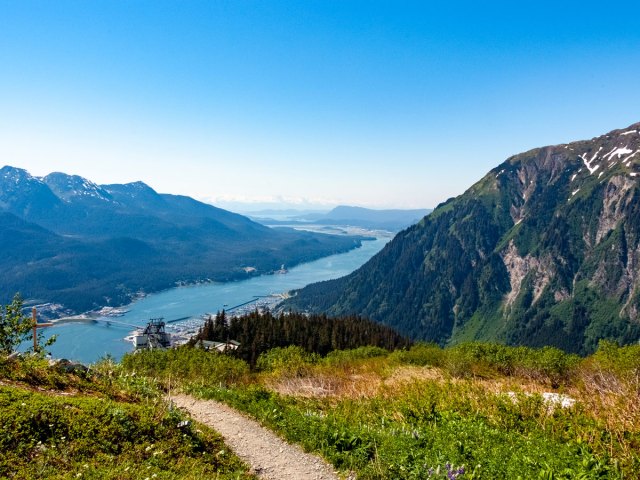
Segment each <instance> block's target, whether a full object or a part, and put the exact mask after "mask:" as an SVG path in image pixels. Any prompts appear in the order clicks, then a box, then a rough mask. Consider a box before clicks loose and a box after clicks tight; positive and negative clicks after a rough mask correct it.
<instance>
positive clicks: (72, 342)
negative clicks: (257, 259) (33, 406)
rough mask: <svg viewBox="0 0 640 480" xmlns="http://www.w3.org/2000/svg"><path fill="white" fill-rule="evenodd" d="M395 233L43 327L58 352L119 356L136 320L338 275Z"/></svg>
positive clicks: (200, 309)
mask: <svg viewBox="0 0 640 480" xmlns="http://www.w3.org/2000/svg"><path fill="white" fill-rule="evenodd" d="M390 239H391V237H379V238H378V239H377V240H375V241H368V242H363V244H362V247H361V248H357V249H355V250H352V251H350V252H347V253H342V254H339V255H332V256H330V257H325V258H322V259H320V260H316V261H314V262H310V263H305V264H303V265H299V266H297V267H294V268H292V269H291V270H289V273H287V274H286V275H264V276H261V277H254V278H251V279H248V280H243V281H240V282H232V283H224V284H208V285H196V286H191V287H178V288H173V289H171V290H167V291H164V292H161V293H157V294H153V295H149V296H147V297H145V298H142V299H140V300H137V301H136V302H135V303H133V304H131V305H129V306H128V307H127V309H129V312H127V313H126V314H125V315H124V316H122V317H117V318H114V319H112V320H114V321H113V322H112V323H111V325H110V326H108V325H107V324H106V323H103V322H97V323H96V322H74V323H64V324H60V325H56V326H55V327H52V328H47V329H44V330H45V332H46V335H52V334H56V335H57V336H58V339H57V341H56V343H55V344H53V345H52V346H51V347H50V348H49V349H48V350H49V351H50V352H51V354H52V355H53V357H54V358H68V359H71V360H77V361H80V362H83V363H91V362H95V361H97V360H99V359H100V358H101V357H104V356H105V355H107V354H110V355H112V356H113V357H114V358H116V359H119V358H120V357H121V356H122V355H123V354H125V353H126V352H130V351H131V350H132V344H131V343H130V342H127V341H125V340H124V337H125V336H127V335H128V334H129V333H130V332H131V331H132V330H133V329H134V326H141V325H146V323H147V322H148V320H149V319H150V318H156V317H164V318H165V320H172V319H177V318H182V317H191V316H194V317H195V316H199V315H202V314H205V313H215V312H217V311H219V310H222V309H223V308H228V307H225V305H228V306H235V305H239V304H241V303H244V302H247V301H249V300H252V299H253V298H254V296H258V295H270V294H272V293H282V292H286V291H288V290H292V289H296V288H302V287H304V286H305V285H308V284H310V283H314V282H319V281H322V280H330V279H333V278H339V277H342V276H344V275H347V274H349V273H351V272H353V271H354V270H356V269H357V268H358V267H360V266H361V265H362V264H364V263H365V262H366V261H367V260H369V259H370V258H371V257H372V256H373V255H375V254H376V253H378V252H379V251H380V250H381V249H382V247H383V246H384V245H385V244H386V243H387V242H388V241H389V240H390ZM116 322H118V323H116ZM119 323H125V324H128V325H121V324H119Z"/></svg>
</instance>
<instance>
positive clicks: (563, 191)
mask: <svg viewBox="0 0 640 480" xmlns="http://www.w3.org/2000/svg"><path fill="white" fill-rule="evenodd" d="M639 180H640V123H637V124H634V125H631V126H630V127H628V128H625V129H621V130H614V131H612V132H610V133H608V134H606V135H602V136H599V137H596V138H593V139H591V140H586V141H578V142H572V143H568V144H562V145H555V146H549V147H543V148H538V149H534V150H531V151H528V152H525V153H522V154H518V155H514V156H512V157H510V158H509V159H507V160H506V161H505V162H503V163H502V164H501V165H499V166H498V167H496V168H494V169H492V170H491V171H490V172H489V173H488V174H487V175H485V176H484V177H483V178H482V179H481V180H480V181H479V182H477V183H476V184H475V185H473V186H472V187H471V188H470V189H469V190H467V191H466V192H465V193H464V194H463V195H461V196H459V197H457V198H454V199H450V200H449V201H447V202H445V203H444V204H441V205H440V206H438V208H437V209H436V210H435V211H434V212H433V213H432V214H431V215H429V216H427V217H425V218H424V219H422V220H421V221H420V222H419V223H418V224H417V225H414V226H412V227H410V228H408V229H407V230H404V231H402V232H400V233H399V234H398V235H397V236H396V238H395V239H394V240H393V241H392V242H390V243H389V245H387V247H386V248H385V249H383V251H382V252H380V253H379V254H378V255H377V256H376V257H374V258H373V259H371V260H370V261H369V262H368V263H367V264H365V265H364V266H363V267H362V268H361V269H360V270H358V271H356V272H354V273H353V274H352V275H350V276H348V277H345V278H343V279H338V280H336V281H333V282H326V283H325V284H317V285H312V286H309V287H307V288H306V289H303V290H301V291H300V292H298V295H297V297H296V298H294V299H292V300H291V301H290V303H289V304H288V305H289V306H291V307H295V308H299V309H308V310H311V311H326V312H328V313H331V314H345V313H358V314H361V315H366V316H369V317H371V318H372V319H374V320H378V321H380V322H383V323H386V324H388V325H390V326H392V327H394V328H396V329H398V330H399V331H401V332H402V333H405V334H408V335H411V336H412V337H414V338H420V339H425V340H430V341H436V342H438V343H441V344H444V343H448V342H453V343H455V342H457V341H461V340H471V339H481V340H500V341H505V342H508V343H512V344H527V345H534V346H539V345H555V346H559V347H561V348H564V349H566V350H570V351H577V352H590V351H593V350H594V348H595V347H596V345H597V342H598V340H599V339H601V338H609V339H613V340H616V341H620V342H624V343H628V342H631V341H636V340H638V339H639V338H640V321H639V320H640V319H639V311H640V272H639V269H640V188H639V183H638V182H639Z"/></svg>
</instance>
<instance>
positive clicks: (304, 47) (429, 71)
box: [0, 0, 640, 210]
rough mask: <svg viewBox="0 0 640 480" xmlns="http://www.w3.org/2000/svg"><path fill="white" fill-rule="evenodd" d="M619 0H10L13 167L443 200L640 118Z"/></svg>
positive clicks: (286, 194) (165, 187)
mask: <svg viewBox="0 0 640 480" xmlns="http://www.w3.org/2000/svg"><path fill="white" fill-rule="evenodd" d="M618 12H623V13H624V16H623V17H621V19H620V20H619V21H615V22H614V21H608V20H612V19H613V18H612V19H609V18H608V16H607V15H608V13H607V12H603V11H602V10H601V9H596V8H590V7H589V6H588V5H585V4H584V3H580V4H578V3H575V4H573V3H564V4H562V5H558V4H555V3H554V4H552V3H551V2H537V3H536V4H535V6H532V7H527V6H521V5H516V4H510V3H505V4H501V3H491V4H477V3H474V2H468V3H465V2H463V3H456V4H451V5H446V6H433V5H431V4H425V3H424V2H400V3H395V2H394V3H391V2H378V1H367V2H363V1H346V2H345V1H330V0H324V1H322V2H319V1H310V2H293V1H273V2H263V3H257V2H243V1H234V2H227V1H213V2H209V1H207V2H204V1H191V2H178V1H153V2H151V1H146V0H142V1H137V2H117V1H95V2H82V3H80V2H76V1H70V0H61V1H59V2H47V1H43V0H40V1H32V0H24V1H7V0H0V31H2V34H1V35H0V61H1V62H2V65H3V74H2V76H0V109H1V111H2V115H0V164H8V165H12V166H16V167H20V168H25V169H27V170H29V171H30V172H31V173H32V174H33V175H36V176H42V175H46V174H48V173H50V172H52V171H62V172H65V173H69V174H77V175H81V176H83V177H86V178H88V179H90V180H92V181H94V182H96V183H99V184H107V183H127V182H131V181H137V180H142V181H144V182H145V183H147V184H149V185H150V186H151V187H153V188H154V189H155V190H157V191H158V192H162V193H173V194H183V195H189V196H192V197H194V198H197V199H199V200H203V201H207V202H209V203H213V204H214V205H218V206H225V205H227V206H228V205H239V206H244V207H241V208H244V209H245V210H246V209H262V208H270V207H262V206H260V205H270V204H271V205H273V204H279V205H281V207H282V208H291V207H292V206H295V208H299V209H316V208H331V207H332V206H335V205H356V206H363V207H368V208H434V207H435V206H436V205H437V204H438V203H440V202H442V201H444V200H446V199H447V198H449V197H452V196H455V195H458V194H460V193H462V192H463V191H464V190H466V189H467V188H468V187H469V186H470V185H472V184H473V183H474V182H475V181H477V180H478V179H480V178H481V177H482V176H483V175H484V174H485V173H486V172H487V171H489V170H490V169H491V168H493V167H494V166H496V165H498V164H499V163H501V162H502V161H504V160H505V159H506V158H508V157H509V156H510V155H513V154H516V153H519V152H522V151H526V150H529V149H531V148H535V147H539V146H544V145H550V144H558V143H566V142H570V141H574V140H581V139H588V138H592V137H594V136H597V135H600V134H603V133H605V132H607V131H610V130H612V129H616V128H624V127H626V126H627V125H629V124H631V123H634V122H637V121H640V89H638V88H637V79H638V78H639V77H640V75H639V74H640V29H635V28H632V21H631V20H629V23H630V26H627V25H626V23H625V19H632V18H634V17H635V16H637V14H638V13H640V6H639V5H638V4H636V3H629V4H628V5H627V4H624V3H623V4H619V5H617V6H616V10H615V12H613V13H612V14H611V15H617V13H618ZM616 18H617V17H616ZM236 209H237V207H236Z"/></svg>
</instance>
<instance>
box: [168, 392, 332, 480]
mask: <svg viewBox="0 0 640 480" xmlns="http://www.w3.org/2000/svg"><path fill="white" fill-rule="evenodd" d="M170 400H171V401H172V402H173V404H174V405H176V406H177V407H179V408H183V409H185V410H186V411H188V412H189V414H190V415H191V416H192V417H193V418H195V419H196V420H198V421H199V422H201V423H204V424H205V425H208V426H210V427H211V428H213V429H215V430H216V431H217V432H219V433H220V434H221V435H222V436H223V437H224V441H225V443H226V444H227V445H228V446H229V447H231V449H233V451H234V452H235V453H236V455H238V457H240V458H241V459H242V460H244V461H245V462H246V463H248V464H249V465H250V466H251V467H252V471H253V472H254V473H255V474H256V475H258V477H260V478H264V479H273V480H338V478H339V477H338V476H337V475H336V473H335V472H334V471H333V468H331V466H329V465H328V464H327V463H326V462H325V461H324V460H322V459H321V458H319V457H316V456H314V455H311V454H308V453H305V452H303V451H302V449H301V448H300V447H298V446H295V445H290V444H288V443H286V442H285V441H284V440H282V439H281V438H280V437H278V436H277V435H275V434H274V433H272V432H270V431H269V430H266V429H265V428H263V427H262V426H260V424H258V422H256V421H255V420H250V419H248V418H247V417H245V416H243V415H241V414H240V413H238V412H236V411H235V410H233V409H232V408H230V407H228V406H226V405H224V404H222V403H219V402H216V401H213V400H199V399H196V398H193V397H191V396H188V395H172V396H171V397H170Z"/></svg>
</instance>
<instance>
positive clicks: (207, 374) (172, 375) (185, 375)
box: [121, 346, 249, 387]
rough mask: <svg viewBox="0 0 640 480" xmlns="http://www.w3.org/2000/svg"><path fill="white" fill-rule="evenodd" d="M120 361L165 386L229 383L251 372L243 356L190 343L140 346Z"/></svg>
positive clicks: (239, 381) (129, 369)
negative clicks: (150, 347)
mask: <svg viewBox="0 0 640 480" xmlns="http://www.w3.org/2000/svg"><path fill="white" fill-rule="evenodd" d="M121 363H122V366H123V368H124V369H125V370H126V371H128V372H130V374H134V375H141V376H146V377H150V378H154V379H157V380H158V381H160V382H162V383H163V384H164V385H165V386H166V387H170V386H179V385H184V384H190V383H199V384H202V385H226V386H230V385H235V384H237V383H241V382H243V381H246V379H247V377H248V374H249V366H248V365H247V363H246V362H244V361H242V360H239V359H236V358H233V357H231V356H229V355H226V354H223V353H219V352H209V351H205V350H202V349H199V348H194V347H189V346H183V347H180V348H175V349H169V350H140V351H138V352H136V353H134V354H129V355H125V356H124V357H123V359H122V362H121Z"/></svg>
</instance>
